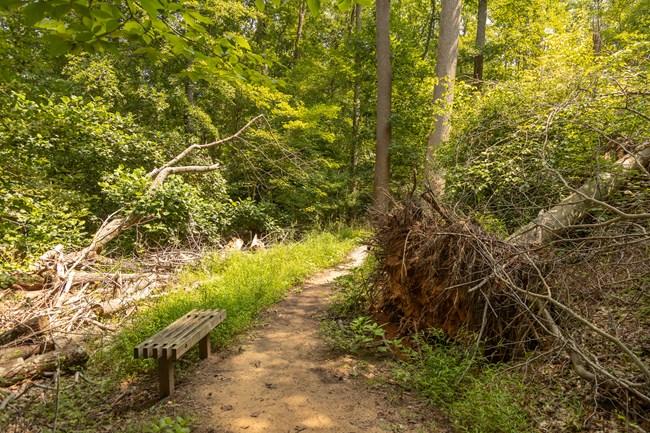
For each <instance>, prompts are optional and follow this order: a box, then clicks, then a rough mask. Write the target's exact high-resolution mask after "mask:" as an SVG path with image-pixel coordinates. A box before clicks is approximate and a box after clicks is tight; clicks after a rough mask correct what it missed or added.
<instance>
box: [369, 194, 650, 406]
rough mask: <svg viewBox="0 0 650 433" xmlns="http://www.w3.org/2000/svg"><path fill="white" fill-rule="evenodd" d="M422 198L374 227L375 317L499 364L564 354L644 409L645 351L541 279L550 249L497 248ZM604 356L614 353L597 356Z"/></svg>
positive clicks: (649, 397) (648, 377)
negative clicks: (432, 333) (440, 336)
mask: <svg viewBox="0 0 650 433" xmlns="http://www.w3.org/2000/svg"><path fill="white" fill-rule="evenodd" d="M422 197H423V199H422V200H416V199H409V200H407V201H405V202H403V203H399V204H397V205H396V206H395V207H394V209H393V210H392V211H391V212H389V213H387V214H385V215H383V216H379V218H378V220H377V225H378V227H377V232H376V235H375V238H374V239H373V247H374V251H375V254H376V256H377V259H378V274H377V284H376V287H377V290H378V296H377V297H376V299H377V305H376V308H377V309H379V310H381V311H382V312H383V313H384V314H387V315H389V316H391V317H392V318H393V319H395V320H396V321H399V323H400V324H401V329H402V331H403V332H405V333H406V332H411V331H418V330H427V329H429V328H431V327H433V328H438V329H442V330H444V332H445V333H446V334H447V335H448V336H449V337H451V338H455V339H458V340H461V341H472V342H474V341H478V342H477V343H476V344H477V346H476V347H477V348H478V347H480V348H482V350H484V353H485V354H486V355H491V356H493V357H494V356H496V357H497V359H504V358H513V357H520V356H521V355H523V354H524V353H530V352H531V351H533V350H537V351H538V353H546V354H564V356H566V358H567V359H568V360H569V361H570V363H571V365H572V367H573V369H574V371H575V372H576V373H577V374H578V375H579V376H580V377H581V378H583V379H585V380H587V381H589V382H590V383H592V384H593V385H594V387H595V388H596V389H599V390H613V389H618V390H623V391H624V392H625V393H626V395H629V396H633V397H634V398H635V399H636V401H638V402H639V404H640V405H641V407H645V408H650V368H649V366H648V356H647V353H646V356H645V358H644V357H643V356H642V355H639V353H643V348H640V347H630V346H629V345H628V344H627V343H626V342H625V341H624V338H622V337H621V336H618V335H614V334H613V333H611V332H608V328H607V324H600V323H598V324H597V323H595V322H593V321H591V320H589V319H587V318H586V317H585V316H584V315H583V314H581V313H580V310H579V309H578V308H576V307H575V306H574V305H573V304H571V303H570V302H567V299H563V298H562V297H560V296H559V293H560V292H561V290H559V288H555V287H552V286H551V284H552V283H551V281H554V280H555V279H552V278H548V276H549V273H550V270H548V269H547V266H548V265H549V263H551V264H554V265H558V263H559V262H557V261H554V260H551V259H552V257H549V254H552V252H551V251H550V250H548V249H543V248H532V247H531V246H530V245H522V244H519V243H514V242H509V241H505V240H501V239H499V238H497V237H495V236H494V235H492V234H489V233H487V232H486V231H485V230H483V229H482V228H481V227H480V226H479V225H478V224H477V223H476V222H473V221H472V220H470V219H463V218H460V217H458V216H456V215H454V214H453V213H452V212H451V211H450V210H449V209H446V208H444V207H442V206H441V205H439V204H438V203H436V201H435V200H434V199H433V196H432V195H431V194H430V193H425V194H424V195H423V196H422ZM553 272H554V273H556V274H557V272H558V269H553ZM562 292H565V291H564V290H562ZM604 348H607V349H608V350H611V351H613V353H612V352H610V353H603V352H599V351H600V350H604Z"/></svg>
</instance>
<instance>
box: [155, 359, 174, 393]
mask: <svg viewBox="0 0 650 433" xmlns="http://www.w3.org/2000/svg"><path fill="white" fill-rule="evenodd" d="M158 380H159V382H160V398H165V397H167V396H169V395H172V394H173V393H174V361H172V360H171V359H166V358H159V359H158Z"/></svg>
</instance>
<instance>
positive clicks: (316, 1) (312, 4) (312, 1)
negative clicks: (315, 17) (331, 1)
mask: <svg viewBox="0 0 650 433" xmlns="http://www.w3.org/2000/svg"><path fill="white" fill-rule="evenodd" d="M307 7H308V8H309V11H310V12H311V13H312V14H317V13H318V12H319V11H320V0H307Z"/></svg>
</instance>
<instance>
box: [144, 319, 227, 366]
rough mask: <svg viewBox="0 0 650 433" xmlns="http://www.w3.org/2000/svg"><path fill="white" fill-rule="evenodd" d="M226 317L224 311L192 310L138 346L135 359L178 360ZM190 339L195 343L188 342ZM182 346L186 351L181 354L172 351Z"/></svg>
mask: <svg viewBox="0 0 650 433" xmlns="http://www.w3.org/2000/svg"><path fill="white" fill-rule="evenodd" d="M225 317H226V312H225V311H224V310H206V311H197V310H192V311H190V312H189V313H187V314H186V315H184V316H183V317H181V318H179V319H178V320H176V321H175V322H173V323H172V324H170V325H169V326H167V327H166V328H165V329H163V330H161V331H160V332H158V333H157V334H155V335H154V336H152V337H150V338H148V339H147V340H145V341H144V342H143V343H141V344H139V345H138V346H136V348H135V349H134V356H135V358H154V359H160V358H161V357H164V358H167V359H170V358H173V359H176V358H177V357H180V356H181V355H182V354H183V353H185V352H186V351H187V350H188V349H189V348H190V347H191V346H193V345H194V344H195V343H196V342H198V341H199V340H200V339H201V338H202V337H203V336H205V335H206V334H208V333H209V332H210V331H211V330H212V328H214V327H215V326H217V325H218V324H219V323H221V322H222V321H223V320H224V319H225ZM201 334H202V335H201ZM197 335H198V338H197ZM188 337H189V338H190V340H193V341H190V340H188ZM174 345H175V346H174ZM180 346H184V349H185V350H181V351H180V352H179V351H178V350H172V349H174V348H175V347H180Z"/></svg>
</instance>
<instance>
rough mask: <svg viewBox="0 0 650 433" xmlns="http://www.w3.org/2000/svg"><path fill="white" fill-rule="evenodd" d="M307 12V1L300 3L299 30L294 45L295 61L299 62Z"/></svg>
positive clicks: (303, 0)
mask: <svg viewBox="0 0 650 433" xmlns="http://www.w3.org/2000/svg"><path fill="white" fill-rule="evenodd" d="M306 12H307V2H306V0H301V1H300V7H299V9H298V29H297V30H296V41H295V43H294V44H293V59H294V60H297V59H299V58H300V40H301V39H302V29H303V26H304V23H305V13H306Z"/></svg>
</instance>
